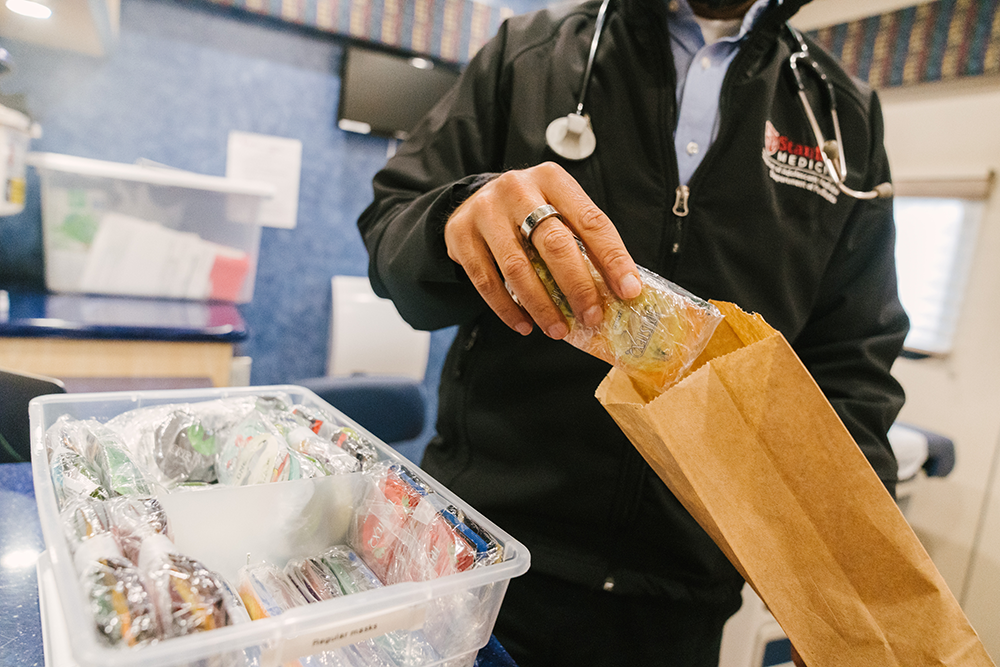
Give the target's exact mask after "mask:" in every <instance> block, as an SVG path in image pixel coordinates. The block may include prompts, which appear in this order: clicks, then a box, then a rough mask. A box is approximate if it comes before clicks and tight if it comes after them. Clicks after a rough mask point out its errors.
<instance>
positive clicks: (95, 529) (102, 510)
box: [59, 496, 111, 552]
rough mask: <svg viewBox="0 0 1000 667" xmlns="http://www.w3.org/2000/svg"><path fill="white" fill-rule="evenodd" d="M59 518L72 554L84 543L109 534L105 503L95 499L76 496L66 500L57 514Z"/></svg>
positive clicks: (109, 526) (109, 522)
mask: <svg viewBox="0 0 1000 667" xmlns="http://www.w3.org/2000/svg"><path fill="white" fill-rule="evenodd" d="M59 518H60V519H61V520H62V524H63V529H64V530H65V532H66V539H67V541H68V542H69V545H70V548H71V549H72V550H73V551H74V552H75V551H76V550H77V547H79V545H80V544H82V543H83V542H84V541H86V540H89V539H90V538H92V537H94V536H96V535H100V534H104V533H110V532H111V521H110V519H109V518H108V513H107V507H106V505H105V501H104V500H100V499H97V498H92V497H89V496H77V497H73V498H71V499H69V500H67V502H66V503H65V505H64V506H63V508H62V510H61V511H60V512H59Z"/></svg>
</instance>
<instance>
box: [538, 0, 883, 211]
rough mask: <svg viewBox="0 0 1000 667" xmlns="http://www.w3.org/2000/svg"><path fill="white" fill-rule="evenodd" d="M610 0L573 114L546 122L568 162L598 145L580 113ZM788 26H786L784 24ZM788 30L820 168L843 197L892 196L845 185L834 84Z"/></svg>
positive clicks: (552, 143) (551, 141)
mask: <svg viewBox="0 0 1000 667" xmlns="http://www.w3.org/2000/svg"><path fill="white" fill-rule="evenodd" d="M609 4H611V0H603V2H602V3H601V8H600V10H599V11H598V13H597V23H596V25H595V27H594V36H593V38H592V39H591V40H590V54H589V55H588V57H587V67H586V69H585V70H584V73H583V86H582V87H581V89H580V98H579V100H578V101H577V104H576V110H575V111H573V112H572V113H570V114H568V115H566V116H563V117H561V118H556V119H555V120H554V121H552V122H551V123H549V126H548V127H547V128H546V129H545V143H546V144H548V146H549V148H551V149H552V150H553V151H555V153H556V154H557V155H559V156H561V157H564V158H566V159H567V160H583V159H585V158H588V157H590V156H591V154H593V152H594V148H596V146H597V137H596V136H595V135H594V129H593V127H592V126H591V124H590V116H589V115H587V114H585V113H583V102H584V99H585V98H586V96H587V86H588V85H589V83H590V71H591V69H592V68H593V66H594V58H595V56H596V55H597V45H598V43H599V42H600V39H601V32H602V31H603V29H604V17H605V15H606V14H607V11H608V5H609ZM786 25H787V24H786ZM788 30H789V32H791V34H792V36H793V37H794V38H795V41H796V43H797V44H798V47H799V49H798V50H797V51H795V52H793V53H792V55H791V56H790V57H789V59H788V66H789V68H790V69H791V70H792V74H793V75H794V77H795V85H796V87H797V88H798V95H799V100H800V101H801V102H802V109H803V111H805V114H806V118H807V119H808V120H809V126H810V128H811V129H812V133H813V137H814V138H815V140H816V145H817V146H819V148H820V154H821V155H822V157H823V165H824V167H825V168H826V172H827V173H828V174H829V176H830V178H831V179H832V180H833V182H834V184H835V185H836V186H837V189H838V190H840V191H841V192H843V193H844V194H846V195H848V196H850V197H854V198H855V199H875V198H876V197H891V196H892V184H891V183H880V184H878V185H877V186H875V188H874V189H872V190H868V191H858V190H855V189H853V188H851V187H848V186H847V184H845V183H844V179H845V178H846V177H847V160H846V158H845V157H844V151H843V148H842V147H843V145H844V143H843V140H842V139H841V135H840V117H839V116H838V115H837V96H836V93H835V92H834V88H833V84H832V83H831V82H830V80H829V78H827V76H826V72H824V71H823V68H822V67H821V66H820V64H819V63H818V62H816V59H815V58H813V57H812V54H811V53H809V47H808V45H806V42H805V40H804V39H803V38H802V35H801V34H800V33H799V31H797V30H796V29H795V28H793V27H792V26H791V25H788ZM801 65H805V66H807V67H808V69H809V70H810V71H811V72H812V73H813V74H814V76H816V78H818V79H819V80H820V83H822V84H823V87H824V88H825V89H826V95H827V100H828V102H829V104H830V117H831V119H832V120H833V132H834V138H833V139H826V138H825V137H824V136H823V131H822V130H820V127H819V122H817V120H816V114H815V113H814V112H813V108H812V105H811V104H810V103H809V98H808V97H807V96H806V84H805V78H804V77H803V76H802V72H801V68H800V66H801Z"/></svg>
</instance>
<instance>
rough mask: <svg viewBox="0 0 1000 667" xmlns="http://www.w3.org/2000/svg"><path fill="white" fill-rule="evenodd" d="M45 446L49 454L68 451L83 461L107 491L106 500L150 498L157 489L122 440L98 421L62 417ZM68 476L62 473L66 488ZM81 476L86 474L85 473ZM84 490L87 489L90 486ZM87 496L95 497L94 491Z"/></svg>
mask: <svg viewBox="0 0 1000 667" xmlns="http://www.w3.org/2000/svg"><path fill="white" fill-rule="evenodd" d="M46 442H47V444H48V446H49V449H50V451H54V450H55V449H56V448H58V447H65V448H68V449H70V450H72V451H74V452H76V453H77V454H79V455H80V456H81V457H83V461H84V462H85V467H86V469H88V470H90V471H92V472H94V473H95V474H96V476H97V478H98V480H99V481H100V485H101V486H102V487H103V488H104V489H105V490H106V492H107V494H106V496H105V497H112V496H137V495H138V496H148V495H151V494H152V493H153V491H154V488H155V487H154V485H153V484H152V482H151V481H150V480H149V478H147V477H146V475H145V474H144V473H143V472H142V470H141V469H140V468H139V466H137V465H136V464H135V463H134V462H133V460H132V457H131V455H130V453H129V451H128V448H127V447H126V446H125V442H124V440H122V438H121V436H120V435H118V433H116V432H115V431H113V430H111V429H109V428H108V427H107V426H105V425H104V424H102V423H101V422H99V421H97V420H95V419H72V418H70V417H68V416H63V417H60V419H59V420H58V421H56V423H55V424H53V425H52V426H51V427H50V428H49V430H48V435H47V438H46ZM67 472H68V471H67V470H66V468H65V467H62V469H61V470H60V474H63V475H64V478H63V480H62V483H63V485H64V486H65V483H66V479H65V474H66V473H67ZM79 472H80V474H84V473H83V471H82V470H80V471H79ZM84 476H86V475H84ZM71 477H73V475H71ZM75 481H76V482H79V481H80V480H79V479H75ZM82 486H83V488H86V486H87V485H86V484H83V485H82ZM88 495H93V491H92V492H91V493H90V494H88ZM95 497H100V495H98V496H95Z"/></svg>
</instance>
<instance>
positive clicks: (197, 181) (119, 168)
mask: <svg viewBox="0 0 1000 667" xmlns="http://www.w3.org/2000/svg"><path fill="white" fill-rule="evenodd" d="M26 161H27V163H28V164H30V165H31V166H33V167H35V168H36V169H40V170H49V171H60V172H65V173H70V174H76V175H79V176H91V177H96V178H114V179H118V180H122V181H136V182H139V183H150V184H153V185H167V186H174V187H180V188H191V189H193V190H209V191H213V192H223V193H226V194H242V195H257V196H259V197H273V196H274V185H273V184H271V183H265V182H262V181H244V180H237V179H235V178H225V177H223V176H206V175H204V174H196V173H194V172H190V171H183V170H181V169H171V168H169V167H152V166H140V165H135V164H125V163H122V162H105V161H104V160H93V159H91V158H84V157H76V156H74V155H60V154H58V153H28V156H27V158H26Z"/></svg>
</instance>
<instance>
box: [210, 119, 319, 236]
mask: <svg viewBox="0 0 1000 667" xmlns="http://www.w3.org/2000/svg"><path fill="white" fill-rule="evenodd" d="M301 171H302V142H301V141H299V140H298V139H286V138H284V137H272V136H268V135H265V134H252V133H250V132H230V133H229V146H228V149H227V151H226V176H227V177H228V178H237V179H241V180H248V181H263V182H265V183H271V184H272V185H274V189H275V194H274V197H272V198H271V199H269V200H265V201H264V202H263V203H262V204H261V207H260V215H259V217H258V223H259V224H260V225H262V226H264V227H282V228H284V229H293V228H294V227H295V221H296V219H297V218H298V213H299V176H300V173H301Z"/></svg>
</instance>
